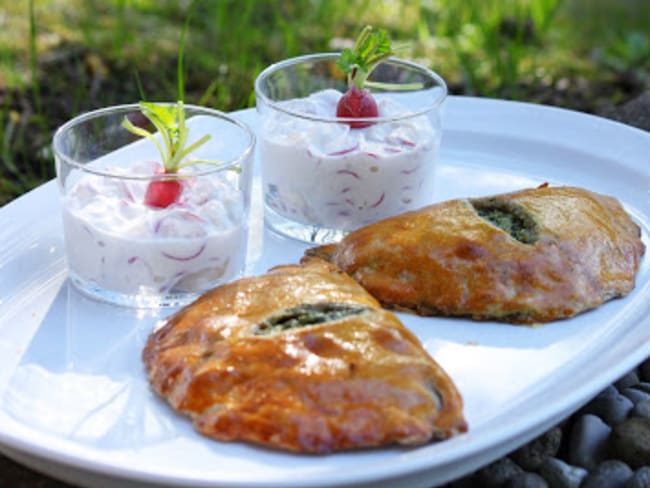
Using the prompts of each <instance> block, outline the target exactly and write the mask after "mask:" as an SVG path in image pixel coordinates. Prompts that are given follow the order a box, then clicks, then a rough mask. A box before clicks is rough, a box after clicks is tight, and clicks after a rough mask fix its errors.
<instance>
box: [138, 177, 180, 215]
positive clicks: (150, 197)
mask: <svg viewBox="0 0 650 488" xmlns="http://www.w3.org/2000/svg"><path fill="white" fill-rule="evenodd" d="M182 192H183V185H181V182H180V181H179V180H177V179H173V180H155V181H151V182H149V185H147V191H146V193H145V194H144V203H145V204H146V205H149V206H150V207H157V208H167V207H169V206H170V205H171V204H172V203H175V202H177V201H178V199H179V198H180V196H181V193H182Z"/></svg>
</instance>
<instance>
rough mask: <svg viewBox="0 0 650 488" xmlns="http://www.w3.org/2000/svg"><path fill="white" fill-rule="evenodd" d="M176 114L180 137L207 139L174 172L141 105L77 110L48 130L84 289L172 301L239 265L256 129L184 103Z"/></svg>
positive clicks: (136, 301)
mask: <svg viewBox="0 0 650 488" xmlns="http://www.w3.org/2000/svg"><path fill="white" fill-rule="evenodd" d="M167 105H168V106H170V107H171V106H172V104H167ZM183 116H184V121H185V124H186V127H187V146H188V147H190V146H191V145H192V144H194V143H195V142H197V141H198V140H199V139H201V138H205V139H207V140H206V142H204V143H202V144H199V145H198V147H197V148H196V150H194V151H192V152H191V153H190V154H189V155H188V156H187V157H186V158H185V159H184V160H183V161H182V164H181V167H180V169H179V170H178V171H175V172H174V173H169V172H165V170H164V167H163V165H162V164H161V153H160V152H159V148H158V145H160V146H163V147H164V145H165V144H164V141H162V140H161V135H160V132H159V131H157V130H156V127H154V126H152V125H151V123H150V121H149V120H148V119H147V117H146V116H145V114H144V113H143V111H142V110H141V106H140V105H137V104H134V105H122V106H115V107H109V108H105V109H101V110H97V111H93V112H89V113H86V114H82V115H80V116H78V117H75V118H74V119H72V120H70V121H69V122H67V123H66V124H64V125H63V126H62V127H60V128H59V129H58V130H57V132H56V133H55V135H54V139H53V149H54V154H55V161H56V170H57V179H58V183H59V188H60V190H61V203H62V216H63V229H64V237H65V246H66V256H67V262H68V270H69V277H70V280H71V282H72V283H73V284H74V285H75V286H76V287H77V288H78V289H79V290H81V291H82V292H83V293H84V294H86V295H89V296H91V297H93V298H96V299H99V300H102V301H107V302H111V303H115V304H119V305H126V306H136V307H160V306H175V305H182V304H185V303H188V302H189V301H191V300H193V299H194V298H196V297H197V296H198V295H199V294H200V293H202V292H204V291H205V290H207V289H209V288H212V287H214V286H216V285H218V284H220V283H223V282H225V281H227V280H230V279H233V278H236V277H238V276H240V275H241V274H242V273H243V270H244V266H245V258H246V243H247V238H248V220H249V218H248V217H249V209H250V199H251V186H252V181H251V180H252V165H253V152H254V151H253V148H254V145H255V136H254V134H253V133H252V131H251V130H250V129H249V128H248V127H246V126H245V125H244V124H242V123H241V122H239V121H237V120H236V119H234V118H232V117H230V116H228V115H226V114H224V113H221V112H219V111H216V110H212V109H208V108H204V107H197V106H192V105H185V106H183ZM125 119H126V120H128V121H129V123H130V124H132V125H133V126H134V127H136V128H137V129H136V130H140V129H144V130H147V131H149V132H150V133H151V134H152V135H153V139H154V140H155V142H154V140H152V139H151V138H148V137H141V136H139V135H136V134H134V133H133V132H132V131H129V130H127V129H126V128H125V122H124V121H125ZM195 163H196V164H195ZM152 190H154V191H153V193H152ZM152 194H153V195H154V197H153V200H152V197H151V195H152ZM170 194H172V196H171V197H169V195H170ZM168 197H169V198H168Z"/></svg>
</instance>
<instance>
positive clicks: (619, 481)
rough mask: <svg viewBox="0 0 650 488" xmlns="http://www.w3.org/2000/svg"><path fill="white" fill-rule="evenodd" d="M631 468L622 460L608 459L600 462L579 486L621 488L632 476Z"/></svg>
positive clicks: (584, 487)
mask: <svg viewBox="0 0 650 488" xmlns="http://www.w3.org/2000/svg"><path fill="white" fill-rule="evenodd" d="M632 474H633V471H632V469H631V468H630V467H629V466H628V465H627V464H625V463H624V462H622V461H619V460H617V459H610V460H607V461H603V462H602V463H600V464H599V465H598V466H597V467H596V469H594V470H593V471H591V472H590V473H589V474H588V475H587V476H586V477H585V479H584V481H583V483H582V486H581V488H623V486H625V483H626V482H627V481H628V480H629V479H630V478H631V477H632Z"/></svg>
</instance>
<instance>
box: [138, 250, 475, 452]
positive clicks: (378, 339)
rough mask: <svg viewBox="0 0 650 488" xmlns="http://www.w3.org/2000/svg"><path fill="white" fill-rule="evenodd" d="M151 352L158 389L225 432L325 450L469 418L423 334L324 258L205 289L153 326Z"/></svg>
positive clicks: (457, 427) (443, 429)
mask: <svg viewBox="0 0 650 488" xmlns="http://www.w3.org/2000/svg"><path fill="white" fill-rule="evenodd" d="M143 360H144V364H145V367H146V370H147V372H148V376H149V380H150V383H151V385H152V387H153V389H154V390H155V391H156V392H157V393H159V394H160V395H162V396H163V397H165V398H166V399H167V401H168V402H169V403H170V404H171V405H172V407H174V408H175V409H177V410H179V411H181V412H183V413H184V414H187V415H189V416H190V417H191V418H192V419H193V422H194V426H195V428H196V429H197V430H198V431H200V432H201V433H203V434H205V435H207V436H210V437H213V438H215V439H219V440H224V441H234V440H243V441H249V442H253V443H257V444H262V445H266V446H270V447H274V448H280V449H286V450H289V451H296V452H309V453H323V452H330V451H336V450H344V449H353V448H361V447H371V446H381V445H386V444H393V443H397V444H407V445H412V444H421V443H425V442H428V441H430V440H433V439H445V438H448V437H450V436H452V435H454V434H456V433H458V432H463V431H465V430H466V429H467V425H466V422H465V420H464V418H463V413H462V400H461V397H460V395H459V393H458V391H457V390H456V388H455V386H454V384H453V383H452V381H451V380H450V378H449V377H448V376H447V374H446V373H445V372H444V371H443V370H442V369H441V367H440V366H439V365H438V364H437V363H435V362H434V360H433V359H431V357H430V356H429V355H428V354H427V352H426V351H425V350H424V348H423V347H422V346H421V344H420V343H419V341H418V339H417V338H416V337H415V336H414V335H413V334H412V333H411V332H409V330H408V329H406V328H405V327H404V326H403V325H402V324H401V323H400V322H399V320H398V319H397V317H396V316H395V315H393V314H392V313H391V312H388V311H386V310H383V309H382V308H380V306H379V303H378V302H377V301H376V300H375V299H374V298H372V297H371V296H370V295H369V294H368V293H367V292H366V291H365V290H363V288H362V287H361V286H359V285H358V284H357V283H356V282H355V281H354V280H352V279H351V278H350V277H349V276H347V275H346V274H345V273H343V272H342V271H340V270H339V269H338V268H336V267H335V266H333V265H331V264H329V263H326V262H325V261H322V260H320V259H309V260H307V261H306V262H305V263H303V264H302V265H301V266H298V265H291V266H280V267H277V268H274V269H272V270H271V271H270V272H269V273H267V274H265V275H262V276H257V277H252V278H245V279H241V280H239V281H236V282H233V283H230V284H226V285H223V286H221V287H218V288H216V289H214V290H212V291H210V292H208V293H206V294H205V295H203V296H202V297H201V298H199V299H198V300H197V301H196V302H194V303H193V304H191V305H189V306H188V307H186V308H184V309H182V310H180V311H179V312H178V313H176V314H175V315H173V316H172V317H171V318H170V319H169V320H168V321H167V322H166V323H165V325H164V326H163V327H162V328H160V329H158V330H157V331H154V332H153V333H152V335H151V336H150V337H149V339H148V341H147V344H146V346H145V349H144V351H143Z"/></svg>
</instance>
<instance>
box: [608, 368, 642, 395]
mask: <svg viewBox="0 0 650 488" xmlns="http://www.w3.org/2000/svg"><path fill="white" fill-rule="evenodd" d="M639 381H640V380H639V375H638V374H637V372H636V370H632V371H630V372H629V373H627V374H626V375H623V376H622V377H620V378H619V379H618V381H616V383H614V386H615V387H616V388H617V389H618V391H622V390H624V389H625V388H630V387H631V386H634V385H636V384H638V383H639Z"/></svg>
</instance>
